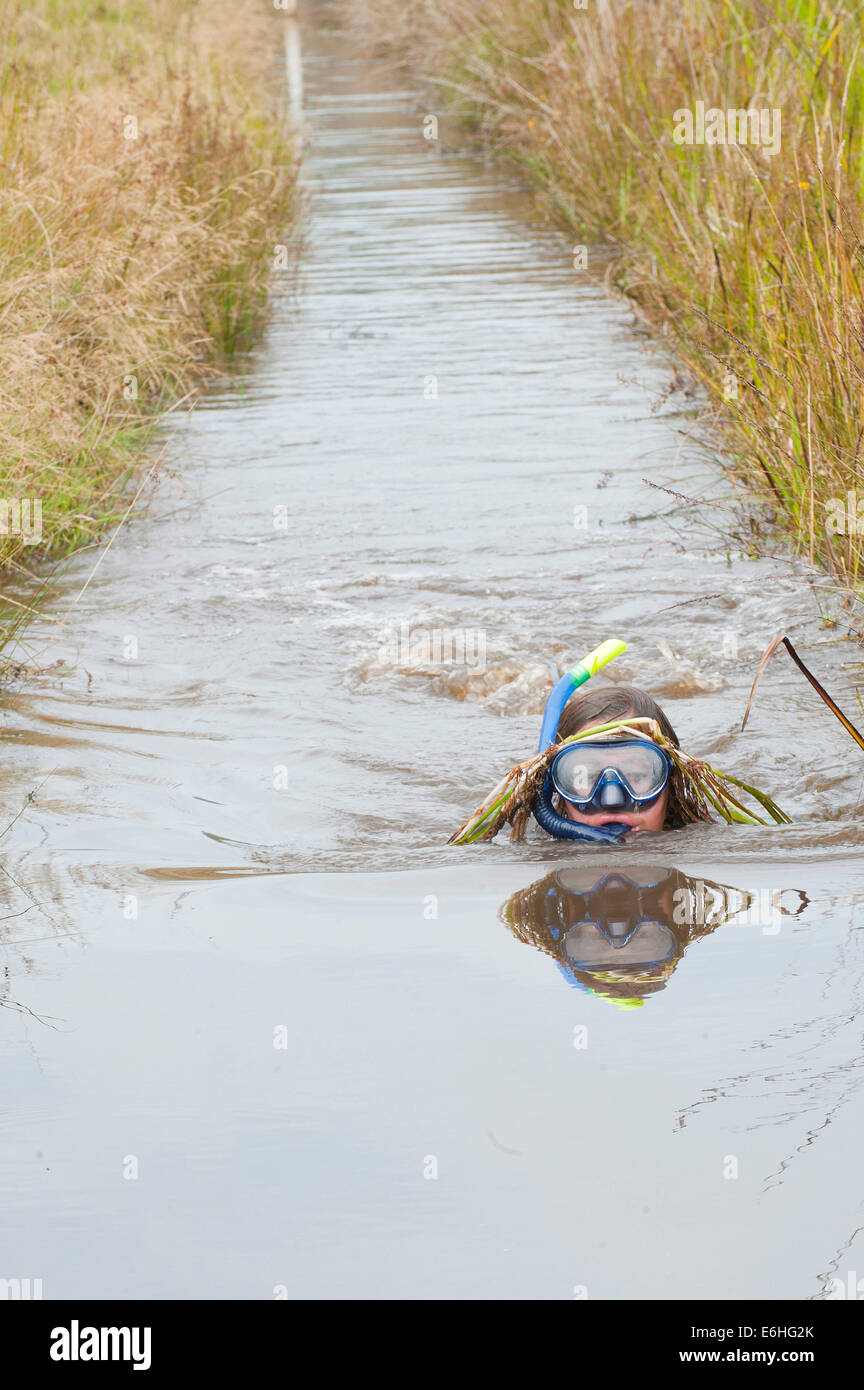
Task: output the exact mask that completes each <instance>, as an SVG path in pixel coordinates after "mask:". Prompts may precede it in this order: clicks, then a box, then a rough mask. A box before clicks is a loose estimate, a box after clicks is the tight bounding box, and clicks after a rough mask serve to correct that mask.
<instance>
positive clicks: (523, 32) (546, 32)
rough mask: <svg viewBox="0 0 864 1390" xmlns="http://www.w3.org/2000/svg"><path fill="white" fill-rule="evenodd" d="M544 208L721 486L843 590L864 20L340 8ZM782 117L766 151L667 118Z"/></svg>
mask: <svg viewBox="0 0 864 1390" xmlns="http://www.w3.org/2000/svg"><path fill="white" fill-rule="evenodd" d="M350 8H351V9H352V10H353V11H354V13H355V14H357V13H358V11H359V12H361V13H362V17H363V19H364V22H365V23H366V24H367V25H369V26H370V27H371V31H372V32H373V33H375V34H379V35H382V36H384V35H386V36H387V43H388V45H389V46H390V47H391V48H393V47H394V46H395V48H396V50H397V51H401V52H403V53H407V54H408V55H410V58H411V59H412V60H413V63H414V65H415V67H418V68H419V69H420V70H421V71H422V72H423V73H424V75H426V76H428V77H430V78H431V79H432V80H433V81H436V82H439V83H440V84H441V90H442V92H445V93H447V95H448V96H449V97H450V98H451V99H452V100H453V101H455V102H456V103H457V105H458V107H459V108H460V109H461V111H462V112H463V113H465V115H466V116H467V117H468V118H469V119H470V120H471V121H472V122H473V123H474V125H475V126H476V128H477V129H478V131H479V133H480V134H481V135H482V137H483V138H484V139H485V140H486V141H487V142H488V143H489V144H490V145H492V146H494V147H497V148H499V149H501V150H502V151H504V152H506V153H508V154H509V155H511V156H512V157H514V158H515V159H516V160H518V161H519V163H520V164H521V165H522V167H523V168H525V169H526V170H527V171H528V172H529V173H530V174H531V176H532V177H533V178H534V179H535V180H536V181H537V183H538V185H539V186H540V187H541V188H542V189H543V190H544V191H545V193H546V195H547V196H548V198H549V199H550V201H551V202H552V204H553V205H554V207H555V209H556V211H557V214H558V215H559V217H560V218H562V219H563V220H564V222H565V223H566V224H567V225H569V226H570V227H572V228H573V229H574V231H575V233H576V236H575V238H574V239H577V240H578V239H581V238H582V237H592V236H597V235H600V236H603V237H606V238H608V239H609V240H610V241H612V242H614V243H615V244H616V245H617V246H618V247H619V248H620V249H621V256H620V259H619V260H618V263H617V274H618V277H619V279H620V282H621V284H622V285H623V287H624V288H625V289H626V290H627V291H628V292H629V293H630V294H631V295H632V296H633V297H634V298H635V299H636V300H638V301H639V303H640V304H641V305H642V306H643V308H644V309H645V311H646V312H647V314H648V315H649V317H650V318H651V319H652V320H653V321H655V322H656V323H660V324H664V325H666V326H667V328H668V329H670V330H671V331H672V332H674V334H675V336H676V338H677V342H678V346H679V348H680V352H681V353H682V354H683V356H684V358H685V359H686V361H687V362H688V363H689V365H690V368H691V369H692V371H693V372H694V373H695V375H696V376H697V378H698V379H699V381H701V383H702V384H703V385H704V387H705V389H706V391H707V392H708V395H709V398H710V399H711V401H712V402H713V403H714V405H715V406H716V408H717V414H716V419H717V422H718V423H719V424H721V425H722V426H723V427H724V430H725V438H724V443H725V445H726V448H727V450H728V453H729V457H730V458H731V460H732V463H733V468H734V476H735V477H736V479H737V480H739V482H740V483H741V484H742V485H743V486H744V487H745V488H747V489H750V490H754V491H756V492H757V493H760V494H761V495H762V496H763V497H767V498H768V499H769V500H770V502H771V505H772V507H773V508H774V510H775V512H776V514H777V517H778V519H779V521H780V523H781V525H782V526H783V527H784V528H785V529H786V530H787V532H790V533H791V534H792V535H793V536H794V538H795V540H796V542H797V544H798V546H799V547H800V549H801V550H802V552H803V553H804V554H806V555H807V556H808V557H809V558H810V559H811V560H816V561H822V562H824V563H826V564H827V565H828V566H829V567H831V568H832V569H833V570H834V571H835V573H836V574H837V575H838V576H839V577H840V579H841V582H842V584H843V585H844V586H848V588H847V594H848V595H849V596H851V594H852V592H854V591H855V590H856V589H859V588H860V582H861V580H862V577H864V576H862V558H864V557H862V537H864V476H862V454H861V448H862V439H864V356H862V354H864V303H862V279H864V260H862V252H864V242H862V193H864V146H862V130H861V122H862V111H864V25H862V19H864V7H862V5H861V3H857V2H856V3H847V4H845V5H844V4H837V3H829V2H828V0H770V3H763V0H585V8H577V7H576V5H575V4H574V3H573V0H471V3H470V4H469V5H466V4H464V3H463V0H351V3H350ZM698 101H702V102H704V104H705V106H706V107H707V108H711V107H717V108H720V109H722V110H724V111H725V110H727V109H734V110H740V109H742V108H747V107H750V106H751V105H752V106H753V107H757V108H767V109H768V110H769V111H771V110H774V109H775V108H776V109H779V110H780V112H781V143H780V149H779V151H778V152H777V153H776V154H774V155H773V156H772V155H769V154H768V153H767V152H766V149H765V147H764V146H759V145H755V144H750V145H747V144H741V145H731V144H689V145H688V144H678V143H676V142H675V140H674V139H673V130H674V128H675V125H676V117H675V112H676V111H679V110H681V109H689V110H691V111H695V106H696V103H697V102H698Z"/></svg>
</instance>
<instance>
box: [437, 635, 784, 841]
mask: <svg viewBox="0 0 864 1390" xmlns="http://www.w3.org/2000/svg"><path fill="white" fill-rule="evenodd" d="M624 650H625V646H624V643H623V642H603V643H601V645H600V646H599V647H597V648H596V649H595V650H594V651H593V652H589V654H588V655H587V656H586V657H584V658H583V660H582V661H580V662H579V663H578V664H577V665H576V666H575V667H573V669H572V670H570V671H568V672H566V673H565V675H563V676H562V677H561V679H560V680H559V681H558V682H557V684H556V685H555V686H554V688H553V690H552V692H551V694H550V696H549V699H548V700H547V702H546V709H545V712H544V715H543V727H542V730H541V734H540V746H539V749H538V751H537V754H536V755H535V756H534V757H533V758H530V759H527V760H526V761H525V762H522V763H518V764H517V765H516V767H514V768H512V769H511V770H510V772H509V773H508V774H507V776H506V777H504V778H503V779H502V780H501V781H500V782H499V783H498V785H497V786H496V787H495V788H493V790H492V791H491V792H490V793H489V795H488V796H487V797H486V799H485V801H484V802H483V803H482V804H481V805H480V806H479V807H478V809H477V810H476V811H475V812H474V814H473V815H472V816H469V818H468V820H467V821H465V823H464V824H463V825H461V826H460V827H459V829H458V830H457V831H456V832H455V833H454V834H453V835H451V836H450V843H451V844H454V843H455V844H473V843H475V842H477V841H480V840H491V839H494V837H495V835H496V834H497V833H498V831H499V830H500V829H501V827H502V825H504V824H505V822H506V823H509V825H510V826H511V835H510V838H511V839H513V840H520V839H522V837H523V835H524V834H525V828H526V826H527V823H528V821H529V819H530V817H531V816H532V815H533V816H534V818H535V820H536V821H537V823H538V824H539V825H540V826H541V827H542V829H543V830H545V831H546V833H547V834H549V835H552V836H554V837H555V838H556V839H560V840H577V841H583V842H585V841H587V842H589V843H593V844H614V843H615V842H616V841H617V840H620V839H621V838H622V837H623V836H625V835H629V834H631V833H633V832H634V831H639V830H653V831H657V830H672V829H677V828H679V827H681V826H684V825H688V824H692V823H693V822H696V821H711V820H713V818H714V817H713V815H712V810H713V811H716V812H718V813H719V814H720V816H721V817H722V818H723V819H724V820H726V821H741V822H744V823H745V824H750V825H754V824H765V821H764V820H763V819H762V816H761V815H760V814H759V813H758V811H751V810H748V808H747V807H746V806H745V805H744V804H743V801H742V794H743V793H746V794H747V795H748V796H750V797H752V799H753V800H754V801H755V802H756V803H757V805H758V807H759V810H760V811H767V812H768V814H769V815H770V817H771V819H772V820H774V821H775V822H778V823H780V822H784V821H788V819H789V818H788V816H787V815H786V814H785V812H783V811H781V810H780V809H779V807H777V806H775V805H774V803H773V802H772V801H771V800H770V798H769V797H767V796H765V794H764V793H763V792H760V791H759V790H758V789H757V788H756V787H752V786H749V785H748V784H746V783H744V782H741V781H739V780H738V779H737V778H735V777H732V776H730V775H729V774H728V773H723V772H720V771H718V769H717V768H714V767H711V766H710V765H709V764H708V763H706V762H703V761H701V760H700V759H698V758H694V757H692V756H691V755H690V754H688V753H685V752H684V750H683V749H682V748H681V745H680V744H679V742H678V736H677V734H676V733H675V730H674V729H673V727H672V725H671V724H670V722H669V720H668V719H667V717H666V715H665V714H664V712H663V710H662V709H661V708H660V706H659V705H658V704H657V702H656V701H655V700H653V699H652V698H651V696H650V695H648V694H646V692H645V691H644V690H639V689H638V688H637V687H636V686H630V685H627V686H611V687H610V686H604V687H600V688H599V689H592V690H591V691H588V692H586V693H582V694H580V695H577V696H575V697H573V698H571V697H572V696H573V691H574V690H576V688H577V687H578V686H580V685H583V684H584V683H585V681H587V680H589V679H590V678H591V676H592V675H593V674H594V673H595V672H596V671H597V670H599V669H600V668H601V667H602V666H604V665H605V664H606V663H607V662H609V661H611V660H613V659H614V658H615V657H616V656H617V655H618V654H619V653H620V652H622V651H624Z"/></svg>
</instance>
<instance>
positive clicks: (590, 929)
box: [561, 919, 678, 970]
mask: <svg viewBox="0 0 864 1390" xmlns="http://www.w3.org/2000/svg"><path fill="white" fill-rule="evenodd" d="M561 944H562V946H563V948H564V954H565V955H566V957H567V959H568V961H569V962H570V964H571V965H573V966H574V967H575V968H576V969H577V970H627V969H629V970H638V969H639V968H642V969H647V968H650V967H651V966H652V965H661V964H662V963H663V962H664V961H667V960H670V959H671V957H672V956H673V955H674V954H675V951H676V949H677V947H678V938H677V937H676V935H675V933H674V932H673V931H672V930H671V928H669V927H667V926H666V925H665V924H664V923H663V922H656V921H651V920H650V919H646V920H642V921H640V922H637V923H636V924H635V925H634V926H632V927H631V926H629V924H626V923H619V922H616V923H614V924H610V925H609V926H604V927H601V926H600V925H599V923H597V922H580V923H579V925H578V926H577V927H572V928H571V929H570V931H568V933H567V935H566V936H565V937H564V940H563V942H562V943H561Z"/></svg>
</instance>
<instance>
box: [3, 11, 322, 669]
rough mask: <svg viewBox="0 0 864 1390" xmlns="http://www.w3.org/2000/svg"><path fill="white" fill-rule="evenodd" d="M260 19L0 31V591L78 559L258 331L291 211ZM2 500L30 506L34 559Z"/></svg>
mask: <svg viewBox="0 0 864 1390" xmlns="http://www.w3.org/2000/svg"><path fill="white" fill-rule="evenodd" d="M273 14H274V12H273V11H270V10H269V8H268V7H266V6H264V5H259V4H257V3H256V0H251V3H248V2H247V3H244V2H243V0H240V3H237V0H207V3H206V4H204V3H198V0H26V2H25V3H18V4H11V5H9V6H5V7H3V9H2V12H0V458H2V463H0V565H2V566H5V567H6V568H7V571H8V568H9V567H10V566H15V565H17V564H20V563H21V562H23V561H24V560H25V559H28V560H29V559H32V558H33V557H34V556H35V557H36V558H39V559H42V558H45V557H52V558H53V557H56V556H58V555H61V554H63V553H67V552H68V551H69V550H70V549H72V548H76V547H80V546H82V545H86V544H89V543H92V542H94V541H97V540H99V539H100V538H101V536H102V535H103V534H104V532H105V529H106V527H107V526H108V525H109V524H111V523H112V522H115V521H116V520H117V519H118V518H119V517H120V516H122V515H123V513H124V511H125V508H126V503H127V501H128V497H129V494H130V481H131V479H132V477H133V475H136V474H138V475H139V476H140V465H141V461H142V455H143V451H144V450H145V449H146V446H147V445H148V442H149V441H150V439H151V436H152V430H153V426H154V423H155V422H156V421H158V419H159V418H160V417H161V416H162V415H163V414H164V412H165V411H166V410H169V409H171V408H172V407H174V406H176V405H177V404H178V402H180V401H181V400H183V399H184V398H185V397H186V395H187V393H189V392H190V390H192V389H193V388H194V387H195V386H196V384H197V383H199V382H200V381H202V379H204V378H206V377H207V376H209V375H212V374H213V373H215V372H218V371H222V370H224V369H225V367H226V364H227V362H228V360H229V359H230V356H231V354H236V353H237V352H238V351H240V350H242V349H243V348H244V347H245V346H246V345H247V344H248V343H249V342H250V341H251V339H252V338H253V336H254V334H255V333H256V331H257V330H258V328H259V327H260V324H261V321H262V317H263V314H264V311H265V304H266V297H267V287H268V280H269V275H270V268H271V266H272V264H273V251H274V246H275V245H276V244H279V243H283V242H286V241H287V240H288V238H289V235H290V223H291V219H292V216H293V212H294V204H295V194H294V180H295V162H296V161H295V152H294V150H293V148H292V147H291V143H290V141H289V140H288V139H287V138H286V136H285V135H284V134H283V132H282V128H281V122H280V115H279V110H278V86H277V82H276V81H275V80H274V77H273V72H274V59H275V57H276V56H277V55H278V49H275V50H274V44H278V43H279V42H280V39H281V33H280V27H279V16H278V15H276V18H275V19H274V18H273ZM10 499H12V501H13V502H14V503H15V504H16V505H17V504H18V503H20V502H21V500H22V499H29V500H30V502H31V503H32V501H33V500H38V502H39V503H41V507H42V521H41V541H40V542H39V543H38V544H37V545H28V544H27V540H28V538H29V539H32V538H33V535H34V532H35V526H33V525H31V527H30V533H29V537H28V536H27V535H25V534H24V528H23V525H22V526H20V527H19V529H18V531H17V533H16V532H15V529H14V526H13V525H12V520H14V519H15V518H13V517H12V513H11V512H10V510H9V502H10ZM25 508H26V502H25ZM21 515H22V516H23V514H21ZM29 517H30V519H31V520H32V518H33V511H32V510H31V511H30V512H29ZM14 622H15V618H14V617H12V618H10V619H9V622H8V623H7V630H6V633H5V636H7V637H8V635H10V633H11V631H12V627H13V626H14ZM3 638H4V634H3V633H2V632H0V644H2V640H3Z"/></svg>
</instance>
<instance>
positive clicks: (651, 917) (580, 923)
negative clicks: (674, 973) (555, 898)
mask: <svg viewBox="0 0 864 1390" xmlns="http://www.w3.org/2000/svg"><path fill="white" fill-rule="evenodd" d="M670 878H671V874H670V872H668V869H642V870H640V869H631V870H628V873H626V874H625V873H610V874H606V876H604V877H603V878H600V880H596V881H595V883H592V884H590V885H588V884H586V881H585V873H583V872H581V870H579V869H561V870H558V873H557V874H556V880H557V883H558V885H560V888H563V890H564V892H565V894H567V895H568V898H570V902H568V915H570V913H572V916H574V917H575V920H572V919H571V920H572V926H570V927H568V930H567V931H565V933H564V934H563V937H561V951H563V956H564V958H565V960H567V962H568V965H571V966H574V967H575V969H576V970H615V972H618V970H628V972H629V970H640V969H642V970H645V969H650V967H651V966H657V965H663V963H664V962H667V960H671V958H672V956H674V955H675V954H676V952H678V951H679V949H681V942H679V940H678V935H676V934H675V931H672V929H671V926H668V924H667V923H665V922H663V920H660V916H658V906H657V903H658V894H660V892H661V891H663V887H664V884H665V883H667V881H668V880H670Z"/></svg>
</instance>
